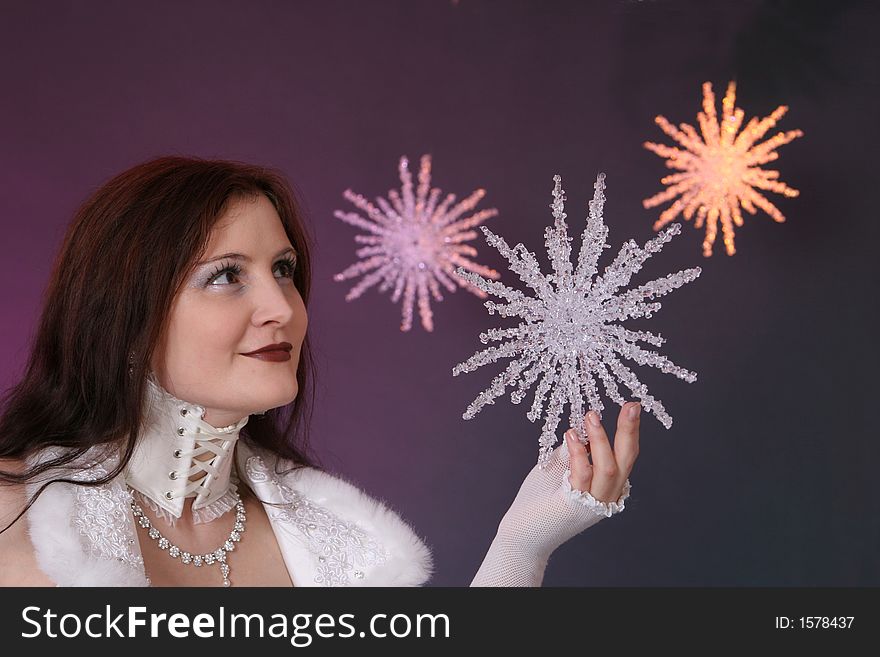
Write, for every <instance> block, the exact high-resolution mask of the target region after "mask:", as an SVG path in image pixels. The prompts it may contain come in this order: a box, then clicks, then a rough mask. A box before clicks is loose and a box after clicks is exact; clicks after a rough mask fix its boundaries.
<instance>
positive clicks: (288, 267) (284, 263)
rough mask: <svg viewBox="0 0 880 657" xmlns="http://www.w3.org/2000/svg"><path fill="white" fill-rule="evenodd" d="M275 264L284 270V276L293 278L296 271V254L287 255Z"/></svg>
mask: <svg viewBox="0 0 880 657" xmlns="http://www.w3.org/2000/svg"><path fill="white" fill-rule="evenodd" d="M275 266H276V267H278V266H280V267H281V269H282V270H284V272H285V274H284V276H285V277H286V278H289V279H291V280H293V275H294V273H295V272H296V256H293V257H290V256H288V257H286V258H284V259H282V260H279V261H278V262H277V263H275Z"/></svg>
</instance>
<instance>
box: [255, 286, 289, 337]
mask: <svg viewBox="0 0 880 657" xmlns="http://www.w3.org/2000/svg"><path fill="white" fill-rule="evenodd" d="M291 294H297V292H296V290H295V289H294V288H293V287H292V285H291V284H289V283H288V284H287V286H286V287H285V285H284V284H279V283H278V279H276V278H274V277H272V278H270V279H269V281H268V282H267V283H262V284H260V285H259V286H258V289H257V291H256V293H255V295H254V314H253V323H254V324H255V325H256V326H262V325H263V324H265V323H266V322H277V323H278V324H282V325H284V324H287V323H288V322H290V320H291V318H292V317H293V314H294V305H293V300H292V299H291V298H290V296H291Z"/></svg>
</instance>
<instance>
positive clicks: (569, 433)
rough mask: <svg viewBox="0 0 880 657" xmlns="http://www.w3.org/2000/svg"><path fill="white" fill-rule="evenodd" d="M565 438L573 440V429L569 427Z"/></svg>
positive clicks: (569, 440)
mask: <svg viewBox="0 0 880 657" xmlns="http://www.w3.org/2000/svg"><path fill="white" fill-rule="evenodd" d="M565 440H566V441H568V442H571V440H572V435H571V429H569V430H568V431H566V432H565Z"/></svg>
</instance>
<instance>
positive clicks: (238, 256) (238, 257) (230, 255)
mask: <svg viewBox="0 0 880 657" xmlns="http://www.w3.org/2000/svg"><path fill="white" fill-rule="evenodd" d="M288 252H293V253H294V254H295V253H296V251H294V249H293V247H292V246H288V247H287V248H286V249H282V250H281V251H279V252H278V254H277V255H276V256H275V257H276V258H279V257H281V256H283V255H284V254H285V253H288ZM224 258H229V259H230V260H244V261H245V262H250V261H251V258H250V256H246V255H244V254H242V253H224V254H223V255H218V256H216V257H214V258H211V259H210V260H203V261H202V262H200V263H199V264H198V266H201V265H207V264H208V263H211V262H215V261H216V260H223V259H224Z"/></svg>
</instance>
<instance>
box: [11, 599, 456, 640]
mask: <svg viewBox="0 0 880 657" xmlns="http://www.w3.org/2000/svg"><path fill="white" fill-rule="evenodd" d="M21 617H22V620H23V621H24V623H25V625H26V629H25V630H23V631H22V633H21V636H22V638H25V639H31V638H36V637H49V638H62V637H63V638H74V637H90V638H94V639H103V638H110V637H119V638H130V639H134V638H138V637H146V636H149V637H152V638H157V637H164V636H170V637H173V638H181V639H182V638H187V637H199V638H218V639H219V638H234V637H245V638H249V637H254V638H265V637H268V638H275V639H288V640H289V641H290V644H291V645H292V646H296V647H301V648H304V647H306V646H309V645H311V643H312V641H313V640H314V639H315V638H316V637H318V638H323V639H329V638H340V639H346V638H352V637H360V638H364V637H376V638H397V639H399V638H405V637H420V638H449V636H450V634H449V632H450V627H449V625H450V622H449V617H448V616H447V615H446V614H373V615H372V616H370V620H369V622H368V623H367V626H366V627H365V628H364V629H361V630H358V629H357V628H356V626H355V624H354V623H353V621H354V619H355V615H354V614H309V613H303V614H294V615H292V616H288V615H285V614H257V613H254V614H237V613H228V612H227V611H226V609H225V608H224V607H219V608H218V609H217V611H216V612H215V613H212V614H209V613H199V614H195V615H193V616H190V615H189V614H183V613H174V614H162V613H147V608H146V607H126V608H125V611H122V612H114V611H113V610H112V609H111V607H110V605H106V606H105V608H104V611H103V613H92V614H88V615H85V616H82V615H80V614H73V613H66V614H62V615H59V614H56V613H55V612H53V611H52V610H51V609H43V608H41V607H36V606H31V607H25V608H24V609H23V610H22V612H21Z"/></svg>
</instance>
